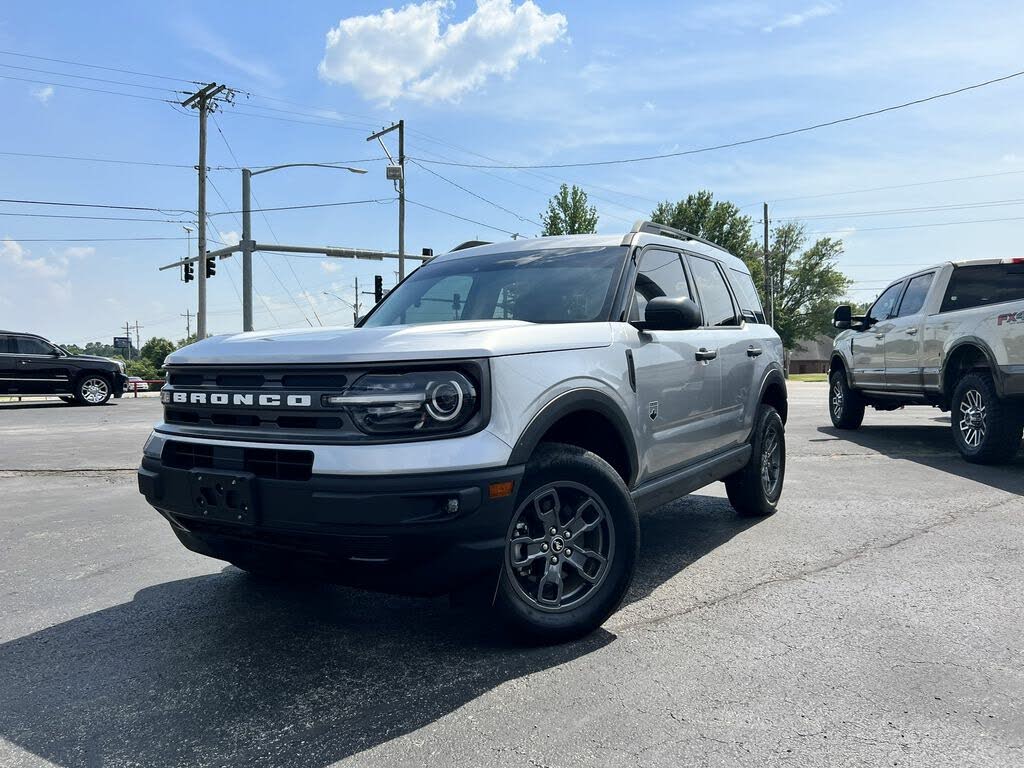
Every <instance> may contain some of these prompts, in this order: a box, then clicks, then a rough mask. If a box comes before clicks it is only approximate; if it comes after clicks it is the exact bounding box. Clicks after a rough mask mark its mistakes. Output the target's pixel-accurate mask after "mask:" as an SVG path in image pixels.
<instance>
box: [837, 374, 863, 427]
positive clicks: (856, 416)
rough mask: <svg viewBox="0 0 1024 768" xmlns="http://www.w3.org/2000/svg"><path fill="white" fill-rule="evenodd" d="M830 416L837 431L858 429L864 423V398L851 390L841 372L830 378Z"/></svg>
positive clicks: (844, 375)
mask: <svg viewBox="0 0 1024 768" xmlns="http://www.w3.org/2000/svg"><path fill="white" fill-rule="evenodd" d="M828 415H829V416H830V417H831V418H832V426H833V427H835V428H836V429H857V428H858V427H859V426H860V425H861V424H862V423H863V422H864V398H863V397H861V395H860V392H858V391H857V390H855V389H850V384H849V383H848V382H847V381H846V373H845V372H843V371H841V370H837V371H832V373H830V374H829V376H828Z"/></svg>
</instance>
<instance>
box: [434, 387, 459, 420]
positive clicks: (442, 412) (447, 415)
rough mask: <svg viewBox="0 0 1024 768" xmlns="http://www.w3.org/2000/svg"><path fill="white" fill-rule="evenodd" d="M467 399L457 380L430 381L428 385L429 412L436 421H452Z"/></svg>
mask: <svg viewBox="0 0 1024 768" xmlns="http://www.w3.org/2000/svg"><path fill="white" fill-rule="evenodd" d="M465 401H466V398H465V396H464V395H463V394H462V387H460V386H459V383H458V382H457V381H442V382H440V383H437V382H433V381H432V382H430V383H429V384H428V385H427V413H428V414H429V415H430V418H432V419H433V420H434V421H440V422H445V421H451V420H452V419H454V418H455V417H457V416H458V415H459V413H460V412H461V411H462V405H463V403H464V402H465Z"/></svg>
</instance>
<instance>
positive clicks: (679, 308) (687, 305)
mask: <svg viewBox="0 0 1024 768" xmlns="http://www.w3.org/2000/svg"><path fill="white" fill-rule="evenodd" d="M644 317H645V321H644V329H645V330H648V331H689V330H690V329H692V328H700V324H701V322H702V320H701V316H700V307H698V306H697V303H696V302H695V301H694V300H693V299H688V298H686V297H683V298H680V299H670V298H669V297H668V296H658V297H656V298H653V299H651V300H650V301H649V302H647V307H646V308H645V309H644Z"/></svg>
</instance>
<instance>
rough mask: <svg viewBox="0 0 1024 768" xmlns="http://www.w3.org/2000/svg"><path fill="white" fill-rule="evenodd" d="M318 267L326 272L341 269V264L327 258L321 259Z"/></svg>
mask: <svg viewBox="0 0 1024 768" xmlns="http://www.w3.org/2000/svg"><path fill="white" fill-rule="evenodd" d="M320 269H322V270H323V271H324V272H328V273H331V272H340V271H341V265H340V264H337V263H335V262H333V261H331V260H329V259H328V260H327V261H321V262H320Z"/></svg>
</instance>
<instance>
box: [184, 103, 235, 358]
mask: <svg viewBox="0 0 1024 768" xmlns="http://www.w3.org/2000/svg"><path fill="white" fill-rule="evenodd" d="M226 87H227V86H224V85H217V84H216V83H210V84H209V85H205V86H203V87H202V88H200V89H199V90H198V91H196V92H195V93H193V94H192V95H191V96H189V97H188V98H187V99H185V100H184V101H183V102H181V106H183V107H189V108H191V109H198V110H199V165H198V166H197V170H198V171H199V209H198V216H199V221H198V223H197V226H198V234H197V237H196V239H197V240H198V245H199V262H198V263H199V275H198V277H199V281H198V284H199V307H198V311H197V313H196V336H198V337H199V338H200V339H205V338H206V116H207V114H208V113H209V112H211V111H212V110H213V109H214V105H215V104H216V102H215V101H214V99H215V98H216V96H217V95H218V94H219V93H221V92H222V91H223V90H224V89H225V88H226Z"/></svg>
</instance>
